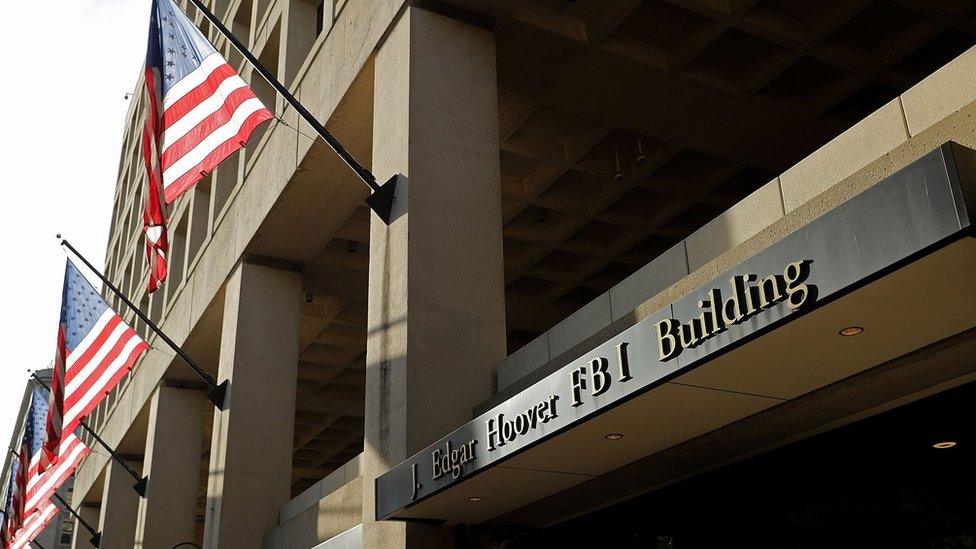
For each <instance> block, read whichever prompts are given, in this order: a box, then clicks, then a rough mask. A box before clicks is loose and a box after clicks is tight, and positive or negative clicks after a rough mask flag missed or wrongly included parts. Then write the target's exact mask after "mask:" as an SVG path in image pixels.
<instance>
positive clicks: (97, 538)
mask: <svg viewBox="0 0 976 549" xmlns="http://www.w3.org/2000/svg"><path fill="white" fill-rule="evenodd" d="M53 495H54V499H56V500H58V503H60V504H61V506H62V507H64V509H65V510H66V511H68V512H69V513H71V516H73V517H75V520H77V521H78V522H80V523H81V525H82V526H84V527H85V530H88V533H90V534H91V535H92V537H91V540H90V541H91V544H92V545H94V546H95V547H98V546H99V545H101V543H102V533H101V532H96V531H95V529H94V528H92V525H91V524H88V521H87V520H85V519H83V518H81V515H79V514H78V513H77V512H76V511H75V510H74V509H72V508H71V506H70V505H68V502H67V501H64V498H63V497H61V494H59V493H58V492H57V490H55V492H54V494H53Z"/></svg>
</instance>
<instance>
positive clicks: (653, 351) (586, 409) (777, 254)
mask: <svg viewBox="0 0 976 549" xmlns="http://www.w3.org/2000/svg"><path fill="white" fill-rule="evenodd" d="M959 186H960V184H959V182H958V178H957V176H956V170H955V165H954V163H953V160H952V151H951V149H950V147H949V146H943V147H942V148H940V149H937V150H935V151H933V152H932V153H929V154H928V155H926V156H925V157H923V158H922V159H920V160H918V161H916V162H915V163H914V164H912V165H910V166H908V167H907V168H905V169H903V170H901V171H900V172H898V173H897V174H894V175H892V176H890V177H889V178H888V180H886V181H885V182H882V183H879V184H878V185H876V186H874V187H872V188H870V189H868V190H867V191H865V192H863V193H861V194H860V195H858V196H856V197H854V198H852V199H851V200H849V201H848V202H846V203H845V204H843V205H841V206H840V207H838V208H836V209H834V210H831V211H829V212H827V213H826V214H824V215H823V216H821V217H820V218H818V219H816V220H814V221H812V222H810V223H809V224H808V225H807V226H805V227H803V228H801V229H799V230H797V231H796V232H794V233H792V234H790V235H788V236H786V237H784V238H783V239H781V240H779V241H778V242H776V243H774V244H772V245H771V246H769V247H768V248H766V249H765V250H763V251H761V252H759V253H758V254H756V255H755V256H753V257H751V258H749V259H747V260H746V261H744V262H742V263H741V264H739V265H738V266H736V267H735V268H733V269H730V270H729V271H727V272H725V273H723V274H721V275H719V276H717V277H716V278H715V279H714V280H712V281H711V282H709V283H708V284H705V285H703V286H702V287H700V288H698V289H697V290H695V291H693V292H691V293H689V294H688V295H685V296H684V297H682V298H681V299H679V300H677V301H676V302H674V303H672V304H670V305H668V306H666V307H664V308H662V309H661V310H659V311H658V312H657V313H655V314H653V315H651V316H649V317H648V318H645V319H643V320H642V321H640V322H638V323H637V324H635V325H633V326H631V327H630V328H628V329H626V330H624V331H622V332H621V333H619V334H618V335H616V336H613V337H611V338H610V339H609V340H608V341H606V342H604V343H602V344H600V345H598V346H597V347H596V348H594V349H592V350H591V351H589V352H587V353H585V354H583V355H582V356H580V357H579V358H577V359H576V360H574V361H572V362H570V363H569V364H567V365H565V366H563V367H562V368H560V369H558V370H556V371H554V372H553V373H551V374H549V375H548V376H547V377H545V378H543V379H541V380H540V381H538V382H536V383H535V384H533V385H531V386H530V387H528V388H526V389H525V390H523V391H522V392H520V393H518V394H516V395H514V396H512V397H511V398H509V399H508V400H506V401H505V402H502V403H501V404H498V405H497V406H495V407H494V408H492V409H491V410H489V411H487V412H485V413H483V414H481V415H480V416H478V417H477V418H475V419H473V420H472V421H470V422H468V423H467V424H465V425H464V426H462V427H461V428H459V429H457V430H456V431H454V432H453V433H451V434H449V435H448V436H446V437H444V438H443V439H441V440H440V441H438V442H437V443H435V444H433V445H431V446H430V447H429V448H427V449H425V450H422V451H421V452H419V453H417V454H416V455H414V456H412V457H411V458H410V459H408V460H406V461H404V462H403V463H401V464H399V465H397V466H396V467H394V468H393V469H391V470H390V471H388V472H387V473H385V474H384V475H382V476H381V477H379V478H377V479H376V516H377V517H379V518H390V517H392V516H394V515H395V513H396V512H397V511H398V510H400V509H402V508H404V507H408V506H410V505H411V504H413V503H415V502H417V501H419V500H421V499H424V498H426V497H429V496H431V495H433V494H435V493H437V492H439V491H441V490H443V489H445V488H448V487H450V486H451V485H453V484H455V483H458V482H463V481H464V479H465V478H466V477H468V476H470V475H472V474H475V473H477V472H478V471H479V470H482V469H484V468H486V467H489V466H491V465H493V464H495V463H498V462H500V461H502V460H504V459H506V458H508V457H510V456H512V455H513V454H515V453H517V452H520V451H523V450H525V449H527V448H529V447H531V446H533V445H535V444H537V443H540V442H542V441H544V440H545V439H547V438H550V437H553V436H556V435H558V434H559V433H560V432H562V431H565V430H567V429H569V428H571V427H572V426H574V425H577V424H579V423H581V422H583V421H585V420H586V419H589V418H591V417H593V416H595V415H597V414H599V413H600V412H602V411H604V410H605V409H607V408H609V407H610V406H613V405H615V404H619V403H621V402H623V401H624V400H626V399H629V398H632V397H634V396H636V395H638V394H642V393H644V392H646V391H648V390H651V389H653V388H654V387H656V386H658V385H660V384H662V383H665V382H667V381H668V380H670V379H671V378H673V377H675V376H677V375H680V374H682V373H685V372H687V371H689V370H690V369H691V368H694V367H696V366H698V365H700V364H702V363H703V362H704V361H705V360H707V359H708V358H710V357H712V356H714V355H715V354H716V353H718V352H721V351H724V350H727V349H729V348H731V346H734V345H739V344H742V343H743V342H745V341H748V340H750V339H751V338H753V337H756V336H758V335H760V334H762V333H763V332H765V331H768V330H770V329H773V328H774V327H775V326H776V325H778V324H780V323H782V322H783V321H785V320H787V319H788V318H789V317H791V316H794V315H797V314H800V313H802V312H804V311H805V310H807V309H809V308H812V307H815V306H817V305H819V304H821V303H824V302H826V301H829V300H830V299H833V298H835V297H838V296H839V295H842V294H843V293H844V292H847V291H851V290H853V289H855V288H857V287H859V285H860V284H863V283H866V281H868V280H871V279H873V277H876V276H880V275H881V274H883V273H885V272H887V270H889V269H893V268H894V267H895V266H897V265H898V264H899V263H900V262H904V261H907V260H908V259H910V258H911V257H912V256H913V254H919V253H921V251H922V250H924V249H926V247H930V246H934V245H936V244H938V243H940V242H942V243H944V242H945V241H946V239H948V238H951V237H954V235H957V234H958V233H959V231H961V230H962V228H963V221H965V225H966V226H968V223H969V221H968V217H966V211H965V208H964V207H963V209H962V210H960V202H959V201H958V197H959V196H961V195H962V192H961V191H960V189H959ZM916 204H926V205H927V207H926V208H918V207H916V206H915V205H916ZM430 518H432V519H436V518H438V517H430Z"/></svg>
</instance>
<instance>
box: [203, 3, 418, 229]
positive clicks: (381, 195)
mask: <svg viewBox="0 0 976 549" xmlns="http://www.w3.org/2000/svg"><path fill="white" fill-rule="evenodd" d="M190 3H192V4H193V5H194V7H196V8H197V9H198V10H200V13H202V14H203V16H204V17H206V18H207V20H209V21H210V23H211V24H212V25H213V26H214V27H216V28H217V30H218V31H220V34H222V35H224V37H225V38H227V40H228V41H230V43H231V44H232V45H233V46H234V48H236V49H237V51H238V52H240V54H241V55H242V56H244V58H245V59H247V61H248V63H250V64H251V66H252V67H254V70H256V71H258V73H260V74H261V76H262V77H264V79H265V80H267V81H268V84H271V87H273V88H274V89H275V90H276V91H277V92H278V93H279V94H281V96H282V97H283V98H284V99H285V101H288V104H289V105H291V106H292V107H294V109H295V110H296V111H298V114H300V115H301V116H302V118H304V119H305V121H306V122H308V124H309V125H310V126H312V128H313V129H314V130H315V132H316V133H318V134H319V137H321V138H322V139H324V140H325V142H326V143H328V144H329V147H331V148H332V150H333V151H335V152H336V154H338V155H339V157H340V158H342V160H343V161H344V162H345V163H346V165H347V166H349V168H350V169H351V170H352V171H354V172H355V173H356V175H358V176H359V178H360V179H362V181H363V183H365V184H366V185H367V186H368V187H369V188H370V190H371V191H372V194H371V195H370V196H369V197H367V198H366V203H367V204H368V205H369V207H370V208H371V209H372V210H373V211H374V212H376V215H377V216H379V218H380V219H382V220H383V222H384V223H386V224H387V225H389V224H390V210H391V209H392V208H393V199H394V192H395V190H396V182H397V178H401V177H404V176H403V175H400V174H398V175H394V176H393V177H391V178H390V179H388V180H387V182H386V183H384V184H383V186H382V187H381V186H379V185H377V184H376V176H375V175H373V172H371V171H369V170H368V169H366V168H365V167H364V166H363V165H362V164H360V163H359V162H358V161H357V160H356V159H355V158H354V157H353V156H352V154H350V153H349V151H347V150H346V148H345V147H343V146H342V143H340V142H339V140H338V139H336V138H335V137H333V135H332V134H331V133H329V131H328V130H326V129H325V126H323V125H322V123H321V122H319V121H318V120H317V119H316V118H315V117H314V116H312V113H310V112H308V110H307V109H306V108H305V106H304V105H302V104H301V102H299V101H298V99H296V98H295V96H293V95H292V94H291V92H289V91H288V88H286V87H285V86H284V85H282V83H281V82H279V81H278V79H277V78H276V77H275V76H274V75H273V74H271V72H270V71H269V70H268V69H267V68H265V66H264V65H262V64H261V62H260V61H258V59H257V58H256V57H254V54H252V53H251V52H250V51H249V50H248V49H247V47H246V46H245V45H244V44H243V43H241V41H240V40H238V39H237V37H236V36H234V34H233V33H232V32H231V31H230V30H228V29H227V27H225V26H224V24H223V23H222V22H221V21H220V19H219V18H217V16H215V15H214V14H213V13H212V12H211V11H210V10H209V9H208V8H207V6H205V5H203V2H201V1H200V0H190Z"/></svg>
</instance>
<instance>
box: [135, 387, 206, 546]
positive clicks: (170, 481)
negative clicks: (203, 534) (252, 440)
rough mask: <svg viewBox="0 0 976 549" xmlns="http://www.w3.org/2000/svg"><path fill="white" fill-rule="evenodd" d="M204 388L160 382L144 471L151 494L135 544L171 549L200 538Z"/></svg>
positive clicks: (143, 508)
mask: <svg viewBox="0 0 976 549" xmlns="http://www.w3.org/2000/svg"><path fill="white" fill-rule="evenodd" d="M209 405H210V403H209V401H207V400H206V397H205V396H204V394H203V393H202V392H201V391H195V390H192V389H178V388H175V387H159V388H158V389H156V392H155V393H154V394H153V396H152V400H151V401H150V404H149V432H148V434H147V436H146V458H145V468H144V472H145V473H146V474H148V475H149V491H148V493H147V496H148V498H146V499H142V500H140V502H139V516H138V521H137V527H136V538H135V539H136V543H135V546H136V547H139V548H140V549H169V548H170V547H173V546H174V545H176V544H177V543H181V542H185V541H193V540H194V539H195V536H194V534H195V527H196V514H197V495H198V492H197V491H198V490H199V485H200V459H201V456H202V455H203V420H204V414H205V413H206V409H207V408H206V407H207V406H209Z"/></svg>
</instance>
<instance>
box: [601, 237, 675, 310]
mask: <svg viewBox="0 0 976 549" xmlns="http://www.w3.org/2000/svg"><path fill="white" fill-rule="evenodd" d="M685 244H686V243H685V242H679V243H678V244H676V245H675V246H672V247H671V248H670V249H669V250H667V251H666V252H664V253H663V254H661V255H659V256H657V257H656V258H654V261H651V262H650V263H648V264H647V265H644V266H643V267H641V268H640V269H638V271H637V272H636V273H634V274H632V275H630V276H628V277H627V278H625V279H624V280H623V281H621V282H620V283H619V284H617V285H616V286H614V287H613V288H610V310H611V316H612V319H613V320H615V321H616V320H620V319H621V318H623V317H624V316H626V315H628V314H630V313H631V312H633V311H634V309H636V308H637V307H639V306H640V305H641V304H642V303H644V302H645V301H647V300H648V299H650V298H652V297H654V296H655V295H657V294H658V293H660V292H662V291H663V290H664V289H665V288H667V287H668V286H670V285H672V284H674V283H675V282H677V281H679V280H681V279H682V278H684V277H685V276H688V273H689V269H688V263H689V262H688V247H687V246H686V245H685Z"/></svg>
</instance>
